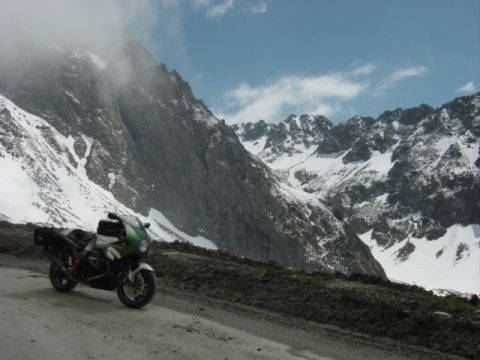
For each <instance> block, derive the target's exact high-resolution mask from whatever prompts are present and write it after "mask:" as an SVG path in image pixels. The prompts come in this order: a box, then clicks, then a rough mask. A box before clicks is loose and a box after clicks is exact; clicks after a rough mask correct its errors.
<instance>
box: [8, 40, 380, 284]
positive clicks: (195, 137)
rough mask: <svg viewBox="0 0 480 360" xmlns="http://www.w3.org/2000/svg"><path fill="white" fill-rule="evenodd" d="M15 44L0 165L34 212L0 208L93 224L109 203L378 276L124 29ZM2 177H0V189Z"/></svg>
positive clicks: (320, 208) (165, 224)
mask: <svg viewBox="0 0 480 360" xmlns="http://www.w3.org/2000/svg"><path fill="white" fill-rule="evenodd" d="M28 50H29V52H28V57H27V56H24V57H19V59H21V60H20V61H19V60H18V58H17V61H15V62H8V61H3V62H2V61H0V94H1V95H2V96H1V98H0V123H1V129H0V164H2V165H1V166H4V167H5V166H7V165H8V166H9V167H11V168H12V169H15V171H16V172H15V173H16V174H17V173H18V178H21V179H22V181H24V182H25V183H28V184H29V187H30V188H31V189H33V190H32V191H31V192H25V193H22V194H20V196H19V198H21V200H22V204H23V205H24V211H26V214H28V215H29V216H30V217H33V218H30V219H24V218H23V215H20V214H17V215H15V216H13V215H12V211H13V210H12V209H13V208H14V207H13V206H10V207H8V206H7V205H8V204H6V205H5V206H3V207H2V208H0V213H2V212H3V217H5V218H9V219H10V220H14V221H24V220H33V221H40V220H43V221H45V219H46V218H47V217H49V221H50V222H53V223H56V224H80V225H83V226H94V219H95V218H96V217H97V216H99V214H101V213H104V212H105V211H106V209H107V208H109V207H110V208H111V207H115V208H118V209H120V210H121V211H131V212H135V213H137V214H143V215H145V216H146V215H150V217H151V218H152V219H153V220H154V223H155V224H156V225H157V231H158V233H159V234H160V235H162V234H167V235H172V236H174V237H175V236H176V237H180V238H183V239H187V240H189V239H192V238H194V239H197V240H198V239H200V240H201V239H205V240H206V239H208V240H210V241H211V242H213V243H214V244H215V245H216V246H217V247H218V248H221V249H224V250H226V251H229V252H232V253H234V254H237V255H241V256H247V257H251V258H254V259H261V260H273V261H276V262H278V263H281V264H283V265H288V266H296V267H301V268H304V269H307V270H328V271H336V270H338V271H342V272H346V273H352V272H364V273H370V274H376V275H380V276H383V274H384V273H383V270H382V268H381V266H380V265H379V264H378V262H377V261H376V260H374V258H373V257H372V255H371V254H370V252H369V250H368V247H367V246H365V245H364V244H363V243H362V242H361V240H360V239H359V238H358V237H357V236H356V235H355V234H354V233H353V232H352V231H351V230H350V229H349V228H348V226H346V225H345V224H344V223H343V222H341V221H339V220H338V219H337V218H336V217H335V216H334V215H333V212H332V211H331V210H329V209H328V208H327V207H325V206H324V205H323V203H321V202H320V201H315V200H312V199H309V198H302V197H301V196H297V194H296V190H295V189H293V188H291V187H290V186H289V185H287V184H286V183H284V182H283V181H282V180H281V179H280V178H279V177H278V176H277V175H275V174H274V173H272V171H271V170H270V169H269V168H268V167H267V166H266V165H265V164H264V163H263V162H262V161H260V160H259V159H257V158H256V157H254V156H252V155H251V154H250V153H249V152H247V151H246V150H245V149H244V147H243V146H242V144H241V143H240V141H239V140H238V138H237V136H236V134H235V132H234V131H233V130H232V129H231V128H230V127H228V126H226V125H225V124H224V123H222V122H220V121H218V120H217V119H216V118H215V117H214V116H213V114H212V113H211V112H210V110H209V109H208V108H207V107H206V106H205V105H204V104H203V103H202V101H201V100H198V99H196V98H195V97H194V96H193V94H192V91H191V89H190V87H189V85H188V84H187V83H186V82H185V81H183V80H182V78H181V77H180V76H179V74H178V73H176V72H175V71H168V70H167V69H166V68H165V66H164V65H161V64H158V63H157V62H156V61H155V60H154V59H153V58H152V56H151V55H150V54H149V53H148V52H147V51H146V50H145V49H144V48H143V46H142V45H141V44H140V43H139V42H137V41H136V40H135V39H133V38H128V39H127V40H126V41H125V42H124V43H122V44H117V48H116V49H115V52H114V53H115V56H112V55H111V52H106V51H103V50H102V49H94V50H92V49H89V48H88V46H83V47H82V46H75V47H73V46H70V47H69V46H64V45H62V44H60V45H55V46H46V45H44V44H42V43H37V44H35V46H32V45H31V44H29V47H28ZM0 60H1V59H0ZM309 124H311V126H312V127H311V128H304V127H303V126H297V128H296V131H297V132H296V134H297V135H296V136H297V137H296V138H295V141H298V142H301V143H302V144H303V146H305V147H307V146H311V144H310V141H313V140H311V137H312V136H313V137H314V138H315V141H317V140H318V139H317V138H316V136H317V135H316V134H317V130H318V129H323V128H325V130H327V129H328V126H329V125H328V122H327V121H326V119H324V118H321V117H318V118H315V119H313V120H312V121H310V120H309ZM291 126H292V128H294V127H295V124H294V122H292V125H291ZM309 126H310V125H309ZM261 127H262V125H261V124H260V128H261ZM260 128H259V129H258V130H255V129H252V131H251V132H252V135H251V136H252V137H255V131H261V129H260ZM272 131H273V130H272ZM274 132H275V133H276V134H277V135H276V136H278V138H279V139H280V138H281V137H282V136H283V135H282V134H283V132H282V129H277V130H275V131H274ZM13 179H14V178H13V177H12V176H10V177H9V176H7V175H5V176H3V177H0V180H2V183H1V187H2V189H3V191H4V193H7V192H8V189H9V186H10V185H11V183H12V182H14V180H13ZM52 184H53V185H52ZM72 189H74V190H72ZM2 194H3V193H2ZM6 195H8V194H6ZM79 204H82V206H79ZM92 204H93V205H92ZM29 205H30V206H29ZM31 209H35V211H33V210H31ZM27 210H28V211H27ZM25 216H26V215H25ZM82 219H88V221H83V220H82ZM167 219H168V220H167ZM208 240H206V241H208Z"/></svg>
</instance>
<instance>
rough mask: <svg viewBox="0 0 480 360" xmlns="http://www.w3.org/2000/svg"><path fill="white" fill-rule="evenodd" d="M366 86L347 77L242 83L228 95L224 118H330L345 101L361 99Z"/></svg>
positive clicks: (335, 75) (294, 77)
mask: <svg viewBox="0 0 480 360" xmlns="http://www.w3.org/2000/svg"><path fill="white" fill-rule="evenodd" d="M366 86H367V85H366V84H364V83H360V82H356V81H353V80H351V79H350V78H349V77H348V76H347V75H346V74H344V73H332V74H326V75H317V76H299V75H286V76H282V77H280V78H278V79H276V80H274V81H271V82H269V83H267V84H263V85H258V86H251V85H249V84H247V83H242V84H240V85H238V86H237V87H236V88H234V89H232V90H230V91H229V92H228V93H227V95H226V108H225V109H223V111H221V116H222V117H226V119H227V120H228V121H229V122H230V123H240V122H248V121H257V120H258V119H259V118H262V119H264V120H266V121H278V119H279V118H280V117H281V116H282V115H283V114H284V113H295V112H302V113H314V114H322V115H330V114H332V113H333V112H335V111H336V109H337V106H338V104H339V103H340V102H341V101H343V100H348V99H352V98H354V97H356V96H358V95H359V94H360V93H361V92H362V91H363V90H364V89H365V88H366Z"/></svg>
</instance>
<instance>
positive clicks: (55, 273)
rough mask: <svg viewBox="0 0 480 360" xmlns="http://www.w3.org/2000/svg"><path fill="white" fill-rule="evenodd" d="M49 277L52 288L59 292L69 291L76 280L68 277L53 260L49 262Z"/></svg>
mask: <svg viewBox="0 0 480 360" xmlns="http://www.w3.org/2000/svg"><path fill="white" fill-rule="evenodd" d="M49 278H50V282H51V283H52V286H53V288H54V289H55V290H57V291H60V292H70V291H72V290H73V289H74V288H75V286H77V282H75V281H73V280H71V279H69V278H68V277H67V276H66V275H65V274H64V273H63V271H62V270H60V269H59V268H58V265H56V264H55V263H53V262H52V263H50V271H49Z"/></svg>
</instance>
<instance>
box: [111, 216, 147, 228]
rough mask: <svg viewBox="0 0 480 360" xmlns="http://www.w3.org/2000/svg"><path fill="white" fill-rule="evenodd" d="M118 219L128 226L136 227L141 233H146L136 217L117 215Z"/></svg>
mask: <svg viewBox="0 0 480 360" xmlns="http://www.w3.org/2000/svg"><path fill="white" fill-rule="evenodd" d="M118 217H119V218H120V219H121V220H122V221H125V222H127V223H129V224H130V225H132V226H135V227H138V228H140V229H141V230H143V231H146V230H145V226H144V225H143V223H142V222H141V221H140V219H139V218H138V217H137V216H134V215H119V216H118Z"/></svg>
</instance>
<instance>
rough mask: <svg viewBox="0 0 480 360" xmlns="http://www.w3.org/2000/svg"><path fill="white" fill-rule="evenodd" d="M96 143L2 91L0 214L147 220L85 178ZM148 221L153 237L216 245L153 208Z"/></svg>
mask: <svg viewBox="0 0 480 360" xmlns="http://www.w3.org/2000/svg"><path fill="white" fill-rule="evenodd" d="M94 141H95V139H93V138H89V137H87V136H85V135H80V136H77V137H76V138H74V137H72V136H67V137H66V136H64V135H62V134H60V133H59V132H58V131H57V130H56V129H55V128H53V127H52V126H51V125H49V124H48V122H46V121H45V120H43V119H42V118H40V117H38V116H35V115H32V114H30V113H28V112H26V111H24V110H22V109H21V108H20V107H18V106H17V105H15V104H14V103H13V102H11V101H10V100H8V99H7V98H6V97H4V96H2V95H0V170H1V171H0V218H1V219H4V220H8V221H11V222H15V223H21V222H40V223H49V224H52V225H57V226H64V227H81V228H85V229H90V230H95V228H96V224H97V222H98V220H99V219H102V218H104V217H105V216H106V214H107V213H108V212H109V211H115V212H118V213H127V214H134V215H137V216H139V217H140V218H142V219H144V220H145V221H146V218H145V217H144V216H142V215H140V214H138V213H136V212H135V211H133V210H132V209H129V208H128V207H126V206H124V205H123V204H121V203H120V202H119V201H117V200H116V199H115V197H114V196H113V194H112V193H111V192H110V191H108V190H106V189H104V188H102V187H101V186H99V185H97V184H96V183H94V182H93V181H91V180H90V179H89V177H88V176H87V173H86V169H85V164H86V162H87V158H88V157H89V156H90V155H91V154H90V151H91V148H92V144H93V142H94ZM82 148H83V149H84V151H80V150H79V149H82ZM91 161H94V160H91ZM149 219H150V220H149V221H152V228H151V230H152V233H153V236H154V237H157V238H159V239H163V240H166V241H174V240H181V241H190V242H192V243H194V244H196V245H201V246H204V247H208V248H216V247H215V245H214V244H213V243H212V242H211V241H209V240H207V239H205V238H203V237H201V236H197V237H192V236H189V235H187V234H185V233H183V232H182V231H181V230H179V229H177V228H176V227H175V226H174V225H172V224H171V222H170V221H168V219H167V218H166V217H165V216H164V215H163V214H162V213H161V212H160V211H158V210H155V209H151V211H150V213H149Z"/></svg>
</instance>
